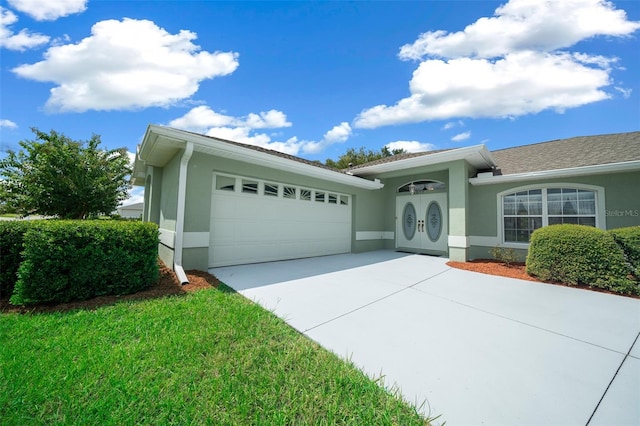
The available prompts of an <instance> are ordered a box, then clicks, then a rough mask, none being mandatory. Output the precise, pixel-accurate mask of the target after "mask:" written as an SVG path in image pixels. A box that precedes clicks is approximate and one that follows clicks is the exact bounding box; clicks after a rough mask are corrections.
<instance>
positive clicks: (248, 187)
mask: <svg viewBox="0 0 640 426" xmlns="http://www.w3.org/2000/svg"><path fill="white" fill-rule="evenodd" d="M242 192H244V193H245V194H257V193H258V182H256V181H253V180H245V179H242Z"/></svg>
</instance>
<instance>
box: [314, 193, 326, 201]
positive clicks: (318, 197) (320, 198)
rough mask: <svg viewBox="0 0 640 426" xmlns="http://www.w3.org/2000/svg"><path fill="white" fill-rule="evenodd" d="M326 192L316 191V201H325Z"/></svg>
mask: <svg viewBox="0 0 640 426" xmlns="http://www.w3.org/2000/svg"><path fill="white" fill-rule="evenodd" d="M324 196H325V194H324V192H318V191H316V201H317V202H319V203H324Z"/></svg>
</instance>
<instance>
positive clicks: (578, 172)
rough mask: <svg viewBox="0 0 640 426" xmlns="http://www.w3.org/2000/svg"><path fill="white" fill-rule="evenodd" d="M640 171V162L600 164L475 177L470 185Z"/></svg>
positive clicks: (470, 179) (470, 181) (471, 179)
mask: <svg viewBox="0 0 640 426" xmlns="http://www.w3.org/2000/svg"><path fill="white" fill-rule="evenodd" d="M636 170H640V160H635V161H625V162H622V163H610V164H598V165H595V166H582V167H572V168H569V169H557V170H544V171H540V172H529V173H515V174H512V175H503V176H489V177H480V176H478V177H474V178H469V183H470V184H471V185H474V186H478V185H494V184H499V183H511V182H523V181H527V180H533V179H552V178H560V177H574V176H584V175H594V174H603V173H620V172H631V171H636Z"/></svg>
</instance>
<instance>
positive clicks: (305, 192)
mask: <svg viewBox="0 0 640 426" xmlns="http://www.w3.org/2000/svg"><path fill="white" fill-rule="evenodd" d="M300 199H301V200H304V201H311V190H309V189H301V190H300Z"/></svg>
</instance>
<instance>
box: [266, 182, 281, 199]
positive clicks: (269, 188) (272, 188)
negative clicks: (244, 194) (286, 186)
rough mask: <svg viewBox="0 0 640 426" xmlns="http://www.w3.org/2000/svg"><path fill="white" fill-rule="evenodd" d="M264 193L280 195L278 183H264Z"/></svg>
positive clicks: (274, 195) (272, 195)
mask: <svg viewBox="0 0 640 426" xmlns="http://www.w3.org/2000/svg"><path fill="white" fill-rule="evenodd" d="M264 195H269V196H271V197H277V196H278V185H276V184H275V183H265V184H264Z"/></svg>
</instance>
